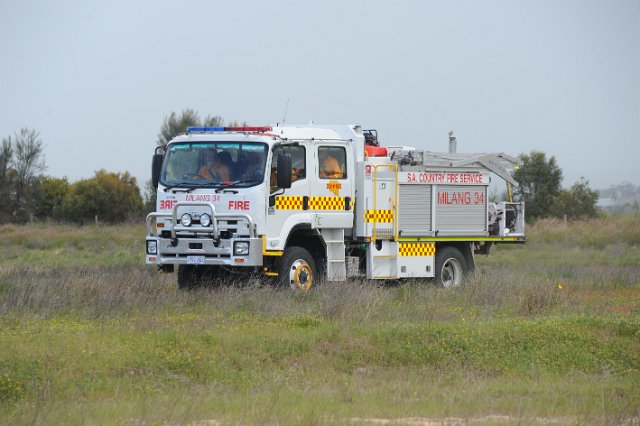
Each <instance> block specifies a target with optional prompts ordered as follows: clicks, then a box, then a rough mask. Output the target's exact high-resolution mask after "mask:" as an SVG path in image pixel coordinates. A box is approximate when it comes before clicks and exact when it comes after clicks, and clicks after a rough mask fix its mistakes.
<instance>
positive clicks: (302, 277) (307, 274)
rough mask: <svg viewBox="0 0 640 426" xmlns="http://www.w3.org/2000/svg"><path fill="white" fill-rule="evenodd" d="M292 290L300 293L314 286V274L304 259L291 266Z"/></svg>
mask: <svg viewBox="0 0 640 426" xmlns="http://www.w3.org/2000/svg"><path fill="white" fill-rule="evenodd" d="M289 284H290V285H291V288H293V289H294V290H299V291H303V292H304V291H307V290H309V289H310V288H311V286H312V284H313V272H312V270H311V266H309V264H308V263H307V262H305V261H304V260H302V259H298V260H296V261H295V262H293V265H291V271H290V273H289Z"/></svg>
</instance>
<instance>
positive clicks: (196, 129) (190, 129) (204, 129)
mask: <svg viewBox="0 0 640 426" xmlns="http://www.w3.org/2000/svg"><path fill="white" fill-rule="evenodd" d="M204 132H224V127H187V133H204Z"/></svg>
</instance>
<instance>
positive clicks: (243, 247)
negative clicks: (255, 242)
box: [233, 241, 249, 256]
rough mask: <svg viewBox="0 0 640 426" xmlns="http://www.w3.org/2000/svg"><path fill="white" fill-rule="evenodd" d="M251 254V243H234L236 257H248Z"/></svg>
mask: <svg viewBox="0 0 640 426" xmlns="http://www.w3.org/2000/svg"><path fill="white" fill-rule="evenodd" d="M248 254H249V241H236V242H235V243H233V255H234V256H247V255H248Z"/></svg>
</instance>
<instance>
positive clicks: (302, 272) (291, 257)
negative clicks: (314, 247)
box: [278, 247, 318, 293]
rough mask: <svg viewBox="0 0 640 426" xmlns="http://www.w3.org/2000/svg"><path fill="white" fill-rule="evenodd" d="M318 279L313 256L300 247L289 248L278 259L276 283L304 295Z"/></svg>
mask: <svg viewBox="0 0 640 426" xmlns="http://www.w3.org/2000/svg"><path fill="white" fill-rule="evenodd" d="M317 279H318V273H317V271H316V263H315V262H314V261H313V256H311V253H309V252H308V251H307V250H305V249H303V248H302V247H289V248H287V249H286V250H285V251H284V255H283V256H282V257H281V258H280V269H279V272H278V281H279V284H280V285H281V286H289V287H291V289H292V290H294V291H296V292H299V293H306V292H307V291H309V290H310V289H311V287H313V286H314V285H315V284H316V282H317Z"/></svg>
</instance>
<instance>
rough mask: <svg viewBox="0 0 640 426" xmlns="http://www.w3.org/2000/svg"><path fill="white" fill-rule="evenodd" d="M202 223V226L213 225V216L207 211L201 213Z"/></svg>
mask: <svg viewBox="0 0 640 426" xmlns="http://www.w3.org/2000/svg"><path fill="white" fill-rule="evenodd" d="M200 225H202V226H209V225H211V216H209V215H208V214H206V213H202V214H201V215H200Z"/></svg>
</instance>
